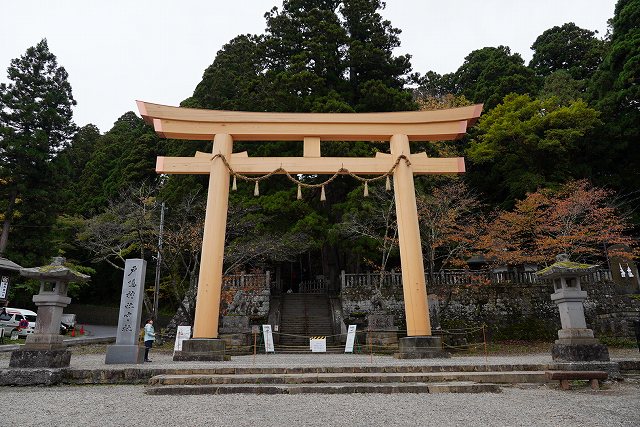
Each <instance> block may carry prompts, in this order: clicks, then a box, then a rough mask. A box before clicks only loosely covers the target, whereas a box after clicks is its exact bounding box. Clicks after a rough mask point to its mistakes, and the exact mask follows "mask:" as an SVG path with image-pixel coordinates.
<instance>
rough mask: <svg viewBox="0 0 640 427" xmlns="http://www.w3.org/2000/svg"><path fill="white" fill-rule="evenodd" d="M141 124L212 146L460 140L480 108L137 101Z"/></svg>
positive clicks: (161, 132)
mask: <svg viewBox="0 0 640 427" xmlns="http://www.w3.org/2000/svg"><path fill="white" fill-rule="evenodd" d="M137 103H138V109H139V111H140V114H141V115H142V117H143V118H144V120H145V121H146V122H147V123H149V124H153V126H154V128H155V130H156V132H157V133H158V134H159V135H160V136H163V137H165V138H174V139H193V140H207V141H210V140H211V139H212V137H213V135H216V134H219V133H224V134H229V135H231V137H232V138H233V140H234V141H296V140H297V141H302V140H303V139H304V138H306V137H319V138H320V140H321V141H389V138H391V136H392V135H396V134H403V135H407V137H408V138H409V141H445V140H451V139H456V138H460V137H461V136H462V135H464V134H465V132H466V131H467V126H470V125H472V124H473V123H474V122H475V121H476V120H477V119H478V117H480V113H481V112H482V105H481V104H478V105H471V106H468V107H461V108H451V109H445V110H433V111H405V112H397V113H357V114H356V113H252V112H244V111H220V110H200V109H194V108H180V107H169V106H166V105H158V104H150V103H148V102H142V101H137Z"/></svg>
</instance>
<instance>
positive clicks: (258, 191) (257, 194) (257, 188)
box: [253, 181, 260, 197]
mask: <svg viewBox="0 0 640 427" xmlns="http://www.w3.org/2000/svg"><path fill="white" fill-rule="evenodd" d="M253 195H254V196H256V197H257V196H259V195H260V187H259V186H258V181H256V187H255V188H254V189H253Z"/></svg>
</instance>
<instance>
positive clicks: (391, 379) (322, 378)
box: [149, 371, 548, 386]
mask: <svg viewBox="0 0 640 427" xmlns="http://www.w3.org/2000/svg"><path fill="white" fill-rule="evenodd" d="M452 381H453V382H460V381H463V382H473V383H494V384H512V383H514V384H515V383H546V382H548V380H547V378H546V377H545V373H544V372H542V371H531V372H527V371H512V372H432V373H316V374H234V375H202V374H200V375H198V374H185V375H156V376H154V377H152V378H151V379H150V380H149V385H163V386H169V385H172V386H173V385H213V384H217V385H219V384H332V383H341V384H343V383H444V382H452Z"/></svg>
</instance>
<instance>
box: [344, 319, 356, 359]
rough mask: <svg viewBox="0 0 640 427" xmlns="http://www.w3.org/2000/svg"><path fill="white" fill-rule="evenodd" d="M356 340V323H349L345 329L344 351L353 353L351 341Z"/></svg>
mask: <svg viewBox="0 0 640 427" xmlns="http://www.w3.org/2000/svg"><path fill="white" fill-rule="evenodd" d="M355 340H356V325H349V329H348V330H347V343H346V344H345V345H344V352H345V353H353V343H354V342H355Z"/></svg>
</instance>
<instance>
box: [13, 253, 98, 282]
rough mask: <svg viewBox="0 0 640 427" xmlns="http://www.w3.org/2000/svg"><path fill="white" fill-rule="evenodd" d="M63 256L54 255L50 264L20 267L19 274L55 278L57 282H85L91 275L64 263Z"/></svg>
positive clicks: (36, 277)
mask: <svg viewBox="0 0 640 427" xmlns="http://www.w3.org/2000/svg"><path fill="white" fill-rule="evenodd" d="M64 262H65V259H64V258H63V257H54V258H53V259H52V260H51V264H48V265H43V266H40V267H32V268H22V269H20V275H22V276H24V277H28V278H30V279H38V280H55V281H58V282H86V281H88V280H89V279H90V278H91V276H88V275H86V274H82V273H80V272H78V271H76V270H74V269H72V268H69V267H66V266H65V265H64Z"/></svg>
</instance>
